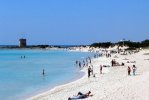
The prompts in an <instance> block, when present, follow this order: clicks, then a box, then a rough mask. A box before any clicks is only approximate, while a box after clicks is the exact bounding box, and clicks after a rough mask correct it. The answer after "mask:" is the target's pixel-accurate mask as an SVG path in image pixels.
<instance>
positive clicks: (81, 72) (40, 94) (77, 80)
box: [26, 68, 87, 100]
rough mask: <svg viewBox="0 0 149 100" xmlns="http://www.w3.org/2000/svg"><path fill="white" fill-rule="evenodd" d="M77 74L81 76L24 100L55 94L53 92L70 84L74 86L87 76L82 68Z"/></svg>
mask: <svg viewBox="0 0 149 100" xmlns="http://www.w3.org/2000/svg"><path fill="white" fill-rule="evenodd" d="M79 73H80V74H82V75H80V76H79V77H75V78H74V79H72V80H68V81H66V82H64V83H62V84H57V85H56V86H54V87H51V88H48V89H47V91H45V90H42V93H38V94H35V95H32V96H30V97H29V98H27V99H26V100H36V98H38V97H42V96H44V95H47V93H48V94H49V93H54V92H56V91H55V90H57V89H60V88H63V87H66V86H68V85H71V84H75V83H77V82H79V81H81V80H82V79H84V78H85V77H86V76H87V72H86V71H85V70H84V68H83V69H81V70H80V72H79Z"/></svg>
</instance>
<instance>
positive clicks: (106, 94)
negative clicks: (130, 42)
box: [27, 50, 149, 100]
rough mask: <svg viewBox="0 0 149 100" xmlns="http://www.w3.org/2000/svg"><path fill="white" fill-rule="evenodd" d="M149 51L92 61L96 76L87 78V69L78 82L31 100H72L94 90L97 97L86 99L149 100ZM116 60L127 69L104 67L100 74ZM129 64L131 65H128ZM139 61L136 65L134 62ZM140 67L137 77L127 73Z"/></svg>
mask: <svg viewBox="0 0 149 100" xmlns="http://www.w3.org/2000/svg"><path fill="white" fill-rule="evenodd" d="M148 53H149V50H141V51H140V52H138V53H133V54H131V55H120V54H113V55H112V56H111V57H109V58H107V57H105V56H103V57H99V58H95V59H93V60H92V65H93V71H94V74H95V76H96V77H93V76H91V77H90V78H88V76H87V67H85V68H83V69H82V71H83V72H85V73H86V74H85V75H84V76H83V77H82V78H81V79H78V80H76V81H74V82H71V83H68V84H65V85H61V86H57V87H55V88H53V89H52V90H49V91H47V92H44V93H42V94H39V95H36V96H33V97H31V98H29V99H27V100H68V98H69V97H73V96H74V95H77V93H78V92H79V91H80V92H83V93H86V92H88V91H91V92H92V94H93V96H92V97H88V98H85V99H84V100H149V96H148V93H149V85H148V84H149V67H148V66H149V55H148ZM112 59H115V60H116V61H117V62H119V63H122V62H123V63H125V65H124V66H114V67H103V74H100V65H110V66H111V60H112ZM128 61H129V63H128ZM134 61H135V62H134ZM133 65H136V67H137V70H136V75H135V76H134V75H133V74H132V72H131V76H128V74H127V67H128V66H130V67H131V68H132V66H133Z"/></svg>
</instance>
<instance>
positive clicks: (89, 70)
mask: <svg viewBox="0 0 149 100" xmlns="http://www.w3.org/2000/svg"><path fill="white" fill-rule="evenodd" d="M90 76H91V67H90V66H89V68H88V78H90Z"/></svg>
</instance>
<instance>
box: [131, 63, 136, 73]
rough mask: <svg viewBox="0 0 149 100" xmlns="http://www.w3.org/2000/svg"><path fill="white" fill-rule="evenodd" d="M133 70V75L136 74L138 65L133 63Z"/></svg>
mask: <svg viewBox="0 0 149 100" xmlns="http://www.w3.org/2000/svg"><path fill="white" fill-rule="evenodd" d="M132 70H133V75H136V66H135V65H133V67H132Z"/></svg>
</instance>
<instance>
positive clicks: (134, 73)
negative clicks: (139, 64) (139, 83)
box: [127, 65, 137, 75]
mask: <svg viewBox="0 0 149 100" xmlns="http://www.w3.org/2000/svg"><path fill="white" fill-rule="evenodd" d="M136 69H137V68H136V66H135V65H133V66H132V69H131V68H130V66H128V68H127V70H128V75H131V70H132V72H133V75H136Z"/></svg>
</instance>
